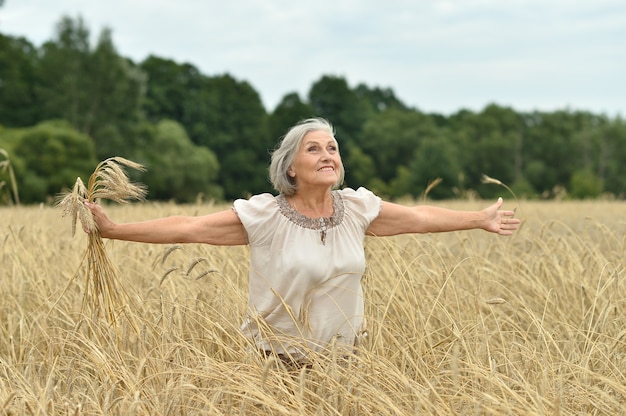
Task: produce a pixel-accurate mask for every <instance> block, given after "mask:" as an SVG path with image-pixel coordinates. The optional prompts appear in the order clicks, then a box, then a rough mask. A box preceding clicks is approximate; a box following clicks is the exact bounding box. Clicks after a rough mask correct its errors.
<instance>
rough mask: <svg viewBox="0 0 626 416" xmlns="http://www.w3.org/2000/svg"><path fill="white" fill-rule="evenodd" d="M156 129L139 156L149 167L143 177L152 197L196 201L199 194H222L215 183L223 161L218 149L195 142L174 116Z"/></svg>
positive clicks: (209, 195) (214, 197)
mask: <svg viewBox="0 0 626 416" xmlns="http://www.w3.org/2000/svg"><path fill="white" fill-rule="evenodd" d="M152 133H153V136H152V137H150V138H148V139H147V146H146V148H145V149H144V150H143V152H142V153H141V154H138V157H137V159H136V161H137V162H139V163H142V164H144V166H146V168H147V169H148V172H146V173H145V174H144V175H143V177H142V179H141V180H142V182H143V183H144V184H145V185H146V186H147V187H148V192H149V194H148V197H149V198H150V199H157V200H169V199H174V200H175V201H177V202H192V201H195V200H196V198H197V197H198V196H199V195H202V196H204V197H208V198H213V199H220V198H221V197H222V194H221V189H220V188H219V187H218V186H217V185H216V183H215V179H216V177H217V173H218V170H219V163H218V161H217V158H216V157H215V154H214V153H212V152H211V151H210V150H208V149H206V148H204V147H201V146H196V145H194V144H193V143H192V142H191V140H190V139H189V136H188V135H187V133H186V131H185V129H184V128H183V126H182V125H180V124H179V123H177V122H175V121H172V120H162V121H160V122H159V123H157V125H156V126H155V128H154V129H153V130H152Z"/></svg>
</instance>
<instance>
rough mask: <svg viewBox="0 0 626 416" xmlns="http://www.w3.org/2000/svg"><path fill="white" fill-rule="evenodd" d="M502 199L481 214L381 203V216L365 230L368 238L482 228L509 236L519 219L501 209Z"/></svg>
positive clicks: (479, 212)
mask: <svg viewBox="0 0 626 416" xmlns="http://www.w3.org/2000/svg"><path fill="white" fill-rule="evenodd" d="M502 203H503V201H502V198H498V201H497V202H496V203H494V204H493V205H491V206H489V207H487V208H485V209H483V210H480V211H456V210H450V209H446V208H439V207H434V206H429V205H418V206H415V207H406V206H404V205H398V204H393V203H390V202H383V204H382V207H381V210H380V214H379V215H378V217H376V219H375V220H374V221H372V223H371V224H370V227H369V228H368V230H367V233H368V235H374V236H379V237H383V236H390V235H397V234H408V233H438V232H446V231H459V230H472V229H483V230H485V231H489V232H492V233H497V234H500V235H511V234H512V233H513V231H515V230H516V229H517V225H518V224H519V223H520V220H519V219H517V218H514V215H515V213H514V212H513V211H505V210H500V207H501V206H502Z"/></svg>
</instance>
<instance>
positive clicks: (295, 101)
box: [268, 92, 315, 142]
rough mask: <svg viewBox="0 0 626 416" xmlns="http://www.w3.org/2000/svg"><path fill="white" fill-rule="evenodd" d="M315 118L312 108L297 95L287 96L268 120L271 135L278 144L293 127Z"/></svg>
mask: <svg viewBox="0 0 626 416" xmlns="http://www.w3.org/2000/svg"><path fill="white" fill-rule="evenodd" d="M314 116H315V113H314V111H313V109H312V108H311V106H310V105H308V104H307V103H305V102H303V101H302V100H301V99H300V96H299V95H298V94H297V93H295V92H294V93H290V94H287V95H285V96H284V97H283V99H282V100H281V101H280V103H278V105H277V106H276V108H275V109H274V112H273V113H272V114H270V116H269V118H268V131H269V135H270V137H271V138H272V139H273V140H274V141H275V142H278V140H279V139H280V138H281V137H283V136H284V135H285V134H286V133H287V130H288V129H289V128H290V127H291V126H293V125H294V124H296V123H297V122H298V121H300V120H303V119H305V118H310V117H314Z"/></svg>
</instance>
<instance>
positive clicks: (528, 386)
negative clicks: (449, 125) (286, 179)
mask: <svg viewBox="0 0 626 416" xmlns="http://www.w3.org/2000/svg"><path fill="white" fill-rule="evenodd" d="M518 204H519V205H521V206H522V207H523V213H524V218H522V219H523V225H522V227H521V229H520V230H519V231H518V233H517V234H516V235H514V236H513V237H511V238H504V237H497V236H494V235H491V234H487V233H484V232H480V231H470V232H460V233H448V234H432V235H417V236H402V237H394V238H385V239H375V238H368V239H367V240H366V252H367V258H368V270H367V273H366V276H365V278H364V288H365V293H366V302H367V303H366V313H367V320H368V324H369V336H368V338H367V340H366V342H365V343H364V344H363V345H362V347H361V348H360V350H359V353H358V355H357V356H355V357H352V360H351V361H350V362H349V364H346V365H343V366H342V365H340V363H337V362H335V361H333V358H332V357H330V358H329V359H328V361H327V362H320V363H318V364H317V365H316V366H315V367H314V368H313V369H312V370H311V371H309V372H308V373H307V372H302V373H298V372H295V373H286V372H284V371H282V370H280V369H279V368H278V367H277V366H276V363H273V362H271V361H269V362H263V361H261V360H260V359H259V358H258V356H257V355H256V354H254V353H253V352H252V350H251V348H250V346H249V345H248V343H247V341H246V340H245V338H243V337H242V336H241V335H240V334H239V332H238V328H239V326H240V324H241V322H242V319H243V316H244V315H245V308H246V296H247V292H246V283H247V259H248V257H247V256H248V251H247V248H246V247H212V246H203V245H184V246H169V245H165V246H163V245H150V244H138V243H127V242H120V241H115V242H112V241H107V240H105V241H103V244H104V247H103V249H106V252H107V253H108V256H109V257H110V261H111V263H112V265H114V266H115V267H116V268H117V271H118V272H117V273H118V277H119V278H120V281H121V282H122V284H123V286H124V287H125V288H128V289H129V290H132V292H133V293H136V294H137V297H136V298H135V299H136V308H134V309H132V310H129V314H131V320H132V322H133V323H134V324H131V323H130V321H129V320H121V321H119V322H118V323H117V325H115V326H112V325H110V324H109V323H108V322H107V321H106V320H94V319H91V315H90V314H89V313H88V312H87V311H85V310H84V309H83V308H82V307H81V305H82V300H83V296H84V290H85V282H84V281H83V280H81V279H74V278H73V277H74V274H75V273H76V268H79V271H78V273H79V275H84V273H85V271H86V267H87V265H86V264H85V263H83V255H84V247H85V245H86V244H87V242H88V237H87V236H86V235H85V234H84V233H77V234H76V236H74V237H72V236H71V234H70V233H69V232H68V224H67V222H66V221H64V220H63V219H61V218H60V215H59V211H58V209H54V208H50V207H1V208H0V218H2V221H1V223H0V241H1V242H2V244H1V245H0V264H1V265H2V268H1V270H2V271H1V272H0V273H1V276H2V285H0V299H1V300H0V316H1V317H2V319H1V320H0V362H1V365H0V414H3V412H4V414H12V415H22V414H37V415H61V414H62V415H66V414H81V415H144V414H145V415H165V414H168V415H170V414H185V415H193V414H215V415H232V414H236V415H238V414H242V415H243V414H245V415H255V414H258V415H268V414H272V415H287V414H289V415H292V414H306V415H370V414H371V415H380V414H382V415H406V414H442V415H443V414H445V415H447V414H514V415H517V414H519V415H522V414H524V415H526V414H530V415H539V414H541V415H545V414H550V415H557V414H559V415H574V414H576V415H578V414H597V415H613V414H623V413H624V407H623V406H624V405H623V403H625V402H626V370H624V369H625V368H626V329H625V328H626V316H625V315H624V313H623V311H624V307H625V306H626V305H625V304H626V285H625V282H624V279H625V277H626V264H625V262H624V259H625V258H626V237H624V236H625V235H626V220H625V219H624V216H623V212H624V203H621V202H610V201H602V202H558V203H557V202H552V203H546V202H524V201H520V202H519V203H518ZM484 205H485V203H484V202H480V201H477V202H462V201H450V202H446V203H445V206H447V207H452V208H469V209H474V208H480V207H482V206H484ZM506 205H512V204H511V203H507V204H506ZM220 208H224V207H217V206H210V205H185V206H180V205H175V204H157V203H141V204H136V205H110V206H107V212H108V213H109V214H110V215H111V216H112V217H113V218H115V219H117V220H121V221H131V220H138V219H146V218H151V217H156V216H164V215H171V214H179V213H184V214H201V213H205V212H209V211H213V210H217V209H220ZM509 208H513V206H509ZM518 212H520V211H519V210H518ZM79 323H81V324H80V325H78V324H79Z"/></svg>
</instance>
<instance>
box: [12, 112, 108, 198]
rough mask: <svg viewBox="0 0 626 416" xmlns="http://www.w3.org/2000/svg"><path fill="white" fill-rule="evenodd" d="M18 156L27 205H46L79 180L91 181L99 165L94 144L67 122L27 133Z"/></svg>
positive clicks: (22, 193) (44, 125)
mask: <svg viewBox="0 0 626 416" xmlns="http://www.w3.org/2000/svg"><path fill="white" fill-rule="evenodd" d="M14 154H15V156H16V157H17V158H19V159H21V161H22V163H20V164H19V165H17V164H16V172H15V174H16V177H17V180H18V185H19V189H20V196H21V199H22V201H23V202H25V203H33V202H42V201H45V200H46V199H47V198H49V197H53V196H55V195H57V194H58V193H59V192H61V191H62V190H63V189H64V188H67V187H70V186H72V185H73V184H74V183H75V182H76V178H77V177H81V178H83V180H87V179H88V177H89V175H90V174H91V172H92V171H93V168H94V166H95V165H96V163H97V162H96V157H95V149H94V145H93V142H92V140H91V139H90V138H89V137H87V136H86V135H84V134H81V133H80V132H78V131H77V130H76V129H74V128H73V127H72V126H71V125H70V124H69V123H67V122H66V121H48V122H43V123H41V124H38V125H37V126H35V127H32V128H30V129H27V130H26V131H25V132H24V134H23V135H22V137H21V139H20V141H19V142H18V143H17V144H16V146H15V149H14ZM18 166H19V169H18Z"/></svg>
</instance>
